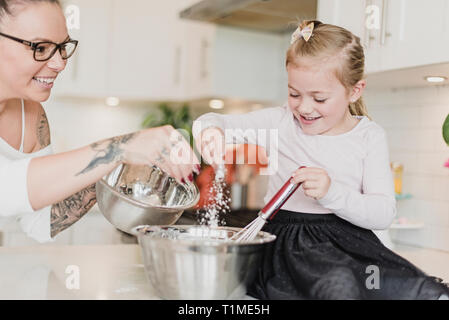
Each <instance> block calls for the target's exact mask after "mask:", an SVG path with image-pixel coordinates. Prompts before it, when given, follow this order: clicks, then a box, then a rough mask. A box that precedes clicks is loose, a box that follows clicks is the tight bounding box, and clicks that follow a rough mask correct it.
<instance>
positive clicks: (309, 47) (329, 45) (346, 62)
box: [285, 20, 369, 118]
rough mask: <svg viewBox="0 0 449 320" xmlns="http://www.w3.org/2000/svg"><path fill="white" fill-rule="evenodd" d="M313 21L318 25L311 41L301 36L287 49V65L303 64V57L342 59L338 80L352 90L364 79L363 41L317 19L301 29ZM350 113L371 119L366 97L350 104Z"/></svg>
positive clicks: (337, 75)
mask: <svg viewBox="0 0 449 320" xmlns="http://www.w3.org/2000/svg"><path fill="white" fill-rule="evenodd" d="M311 22H313V23H314V29H313V32H312V36H311V37H310V39H309V40H308V41H305V40H304V39H303V38H302V37H300V38H299V39H298V40H296V41H295V42H293V43H292V44H291V45H290V47H289V48H288V50H287V57H286V63H285V64H286V66H288V65H289V64H294V65H299V63H298V61H299V59H300V58H301V57H311V58H318V57H335V56H338V58H339V62H338V67H337V68H336V77H337V79H338V80H340V82H341V83H342V84H343V86H344V87H345V88H346V89H347V90H348V91H349V90H350V89H352V87H353V86H354V85H355V84H356V83H357V82H359V81H360V80H362V79H363V77H364V68H365V55H364V53H363V47H362V45H361V44H360V38H359V37H357V36H355V35H354V34H352V33H351V32H350V31H348V30H346V29H344V28H342V27H338V26H335V25H332V24H324V23H322V22H320V21H316V20H305V21H303V22H302V23H301V24H300V25H299V27H300V28H301V29H302V28H304V27H305V26H307V25H308V24H310V23H311ZM349 111H350V113H351V114H352V115H356V116H367V117H368V118H369V115H368V112H367V110H366V106H365V103H364V102H363V99H362V97H360V98H359V99H358V100H357V101H356V102H354V103H350V104H349Z"/></svg>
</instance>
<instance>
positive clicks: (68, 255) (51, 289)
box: [0, 211, 449, 300]
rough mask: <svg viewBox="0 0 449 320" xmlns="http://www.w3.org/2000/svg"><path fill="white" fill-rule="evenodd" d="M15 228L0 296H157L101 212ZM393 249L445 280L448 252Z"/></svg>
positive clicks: (2, 267) (2, 266)
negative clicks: (46, 233)
mask: <svg viewBox="0 0 449 320" xmlns="http://www.w3.org/2000/svg"><path fill="white" fill-rule="evenodd" d="M13 231H14V230H13ZM14 234H16V233H14V232H13V233H8V232H5V231H4V234H3V240H6V241H5V245H6V246H0V299H88V300H93V299H136V300H138V299H159V297H158V296H157V295H156V293H155V292H154V290H153V288H152V287H151V285H150V283H149V281H148V279H147V278H146V275H145V271H144V267H143V264H142V258H141V253H140V247H139V246H138V245H137V244H136V239H135V238H134V237H131V236H128V235H126V234H124V233H121V232H119V231H117V230H116V229H115V228H114V227H113V226H112V225H111V224H110V223H108V222H107V221H106V220H105V219H104V217H103V216H102V215H101V213H99V212H95V211H94V212H92V213H89V214H88V215H86V217H83V219H81V220H80V221H79V222H77V223H76V224H75V225H74V226H72V227H71V228H69V229H68V230H66V231H64V232H63V233H61V235H58V237H57V239H56V241H55V242H54V243H50V244H37V243H36V242H35V241H30V240H29V239H22V237H26V236H25V235H23V234H20V233H18V234H17V236H15V237H14V238H13V237H12V235H14ZM18 236H20V237H18ZM394 251H395V252H397V253H398V254H399V255H401V256H403V257H404V258H406V259H407V260H409V261H410V262H412V263H413V264H415V265H416V266H417V267H419V268H421V269H422V270H423V271H424V272H426V273H428V274H429V275H432V276H436V277H439V278H442V279H443V280H444V281H445V282H449V252H444V251H438V250H432V249H423V248H416V247H410V246H404V245H398V244H396V245H395V247H394ZM70 266H75V269H77V270H79V289H76V288H74V289H69V288H68V287H67V286H66V284H69V287H70V285H73V284H74V283H75V282H73V281H71V280H73V279H74V278H73V277H74V275H75V273H74V272H76V271H74V270H75V269H73V267H72V269H70ZM68 267H69V268H68ZM67 268H68V269H67ZM66 270H67V273H66ZM248 298H249V297H245V299H248Z"/></svg>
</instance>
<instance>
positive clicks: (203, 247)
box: [133, 225, 276, 300]
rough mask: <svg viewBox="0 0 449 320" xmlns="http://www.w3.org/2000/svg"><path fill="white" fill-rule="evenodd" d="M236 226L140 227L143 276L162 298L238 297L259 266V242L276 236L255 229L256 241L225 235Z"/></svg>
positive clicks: (266, 241) (137, 228)
mask: <svg viewBox="0 0 449 320" xmlns="http://www.w3.org/2000/svg"><path fill="white" fill-rule="evenodd" d="M239 230H241V229H240V228H230V227H204V226H184V225H176V226H139V227H136V228H135V229H134V230H133V233H134V234H136V235H137V237H138V240H139V245H140V247H141V252H142V257H143V262H144V268H145V272H146V275H147V277H148V279H149V281H150V283H151V285H152V287H153V288H154V289H155V291H156V293H157V295H158V296H159V297H161V298H163V299H170V300H177V299H183V300H184V299H188V300H195V299H207V300H212V299H219V300H222V299H240V298H242V297H244V295H245V294H246V289H247V285H248V284H249V283H250V282H251V281H253V279H254V277H255V275H256V270H257V268H258V267H259V266H260V261H261V260H260V258H261V257H262V253H263V249H264V247H265V246H266V245H267V244H268V243H269V242H272V241H274V240H275V239H276V237H275V236H274V235H271V234H269V233H266V232H260V233H259V234H258V236H257V237H256V239H255V240H253V241H251V242H246V243H237V242H234V241H231V240H226V239H229V238H230V237H232V235H234V234H235V233H236V232H238V231H239Z"/></svg>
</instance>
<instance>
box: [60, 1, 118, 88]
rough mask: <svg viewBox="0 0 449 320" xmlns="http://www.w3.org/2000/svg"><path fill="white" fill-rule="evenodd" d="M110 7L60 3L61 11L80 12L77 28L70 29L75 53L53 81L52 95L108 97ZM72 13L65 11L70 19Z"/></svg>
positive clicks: (105, 3) (101, 3)
mask: <svg viewBox="0 0 449 320" xmlns="http://www.w3.org/2000/svg"><path fill="white" fill-rule="evenodd" d="M110 4H111V1H110V0H96V1H89V0H70V1H65V2H63V3H62V5H63V8H64V9H66V8H67V7H68V6H75V7H76V8H78V9H79V11H78V13H79V15H78V16H77V17H79V28H78V29H77V28H74V29H71V30H69V34H70V36H71V37H72V39H76V40H78V41H79V43H78V47H77V49H76V51H75V54H74V55H73V56H72V57H71V58H70V59H69V60H68V63H67V66H66V68H65V70H64V71H63V72H62V73H61V74H60V75H59V76H58V79H57V81H56V82H55V86H54V89H53V94H54V95H56V96H76V95H81V96H86V97H90V96H94V97H95V96H105V95H107V94H108V76H109V74H108V70H109V65H110V49H109V46H110V41H111V36H112V34H111V22H110V15H111V14H112V7H111V5H110ZM71 14H72V12H68V17H69V19H70V17H71ZM66 15H67V13H66ZM77 17H75V18H77Z"/></svg>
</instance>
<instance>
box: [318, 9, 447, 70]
mask: <svg viewBox="0 0 449 320" xmlns="http://www.w3.org/2000/svg"><path fill="white" fill-rule="evenodd" d="M448 13H449V3H448V2H447V1H446V0H430V1H425V2H424V1H419V0H364V1H360V0H335V1H334V0H319V1H318V9H317V18H318V19H319V20H321V21H323V22H329V23H333V24H337V25H340V26H343V27H345V28H347V29H348V30H350V31H351V32H353V33H354V34H356V35H357V36H359V37H360V38H361V40H362V43H363V45H364V48H365V56H366V72H367V73H374V72H380V71H389V70H394V69H401V68H408V67H416V66H423V65H429V64H436V63H444V62H448V61H449V41H448V40H449V33H448V31H449V22H447V21H446V20H447V19H445V17H446V16H447V14H448Z"/></svg>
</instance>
